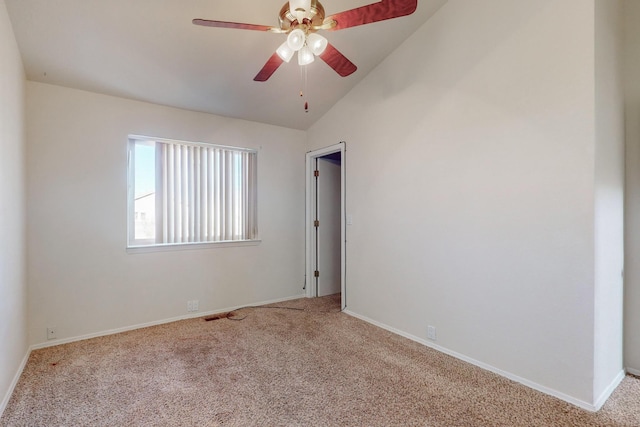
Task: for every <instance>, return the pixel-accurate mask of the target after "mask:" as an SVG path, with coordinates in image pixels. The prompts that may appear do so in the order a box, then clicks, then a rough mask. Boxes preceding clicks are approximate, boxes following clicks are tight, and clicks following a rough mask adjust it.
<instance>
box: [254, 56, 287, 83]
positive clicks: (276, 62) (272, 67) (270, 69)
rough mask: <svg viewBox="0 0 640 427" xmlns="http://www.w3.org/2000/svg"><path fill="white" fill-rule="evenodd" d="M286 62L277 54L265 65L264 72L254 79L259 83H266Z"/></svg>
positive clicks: (261, 71)
mask: <svg viewBox="0 0 640 427" xmlns="http://www.w3.org/2000/svg"><path fill="white" fill-rule="evenodd" d="M283 62H284V61H283V60H282V59H281V58H280V57H279V56H278V54H277V53H274V54H273V55H271V58H269V60H268V61H267V63H266V64H264V67H262V70H260V72H259V73H258V74H257V75H256V76H255V77H254V78H253V80H255V81H257V82H266V81H267V80H269V77H271V75H272V74H273V73H275V71H276V70H277V69H278V67H279V66H281V65H282V63H283Z"/></svg>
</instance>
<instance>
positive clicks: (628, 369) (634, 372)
mask: <svg viewBox="0 0 640 427" xmlns="http://www.w3.org/2000/svg"><path fill="white" fill-rule="evenodd" d="M626 371H627V372H628V373H630V374H631V375H635V376H636V377H640V371H639V370H637V369H633V368H626Z"/></svg>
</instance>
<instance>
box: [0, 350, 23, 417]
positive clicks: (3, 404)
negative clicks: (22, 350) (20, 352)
mask: <svg viewBox="0 0 640 427" xmlns="http://www.w3.org/2000/svg"><path fill="white" fill-rule="evenodd" d="M30 355H31V349H28V350H27V354H25V356H24V358H22V362H21V363H20V366H19V367H18V370H17V371H16V374H15V375H14V376H13V381H11V385H10V386H9V390H7V393H6V394H5V396H4V398H3V399H2V402H0V417H2V414H4V410H5V409H7V405H8V404H9V399H11V395H12V394H13V390H15V388H16V385H18V381H19V380H20V376H21V375H22V371H24V367H25V366H27V361H28V360H29V356H30Z"/></svg>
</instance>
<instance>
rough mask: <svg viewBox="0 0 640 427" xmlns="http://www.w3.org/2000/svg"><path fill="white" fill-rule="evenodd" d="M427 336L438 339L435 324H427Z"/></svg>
mask: <svg viewBox="0 0 640 427" xmlns="http://www.w3.org/2000/svg"><path fill="white" fill-rule="evenodd" d="M427 338H429V339H430V340H433V341H435V340H436V327H435V326H427Z"/></svg>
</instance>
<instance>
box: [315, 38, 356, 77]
mask: <svg viewBox="0 0 640 427" xmlns="http://www.w3.org/2000/svg"><path fill="white" fill-rule="evenodd" d="M320 59H322V60H323V61H324V62H326V63H327V64H328V65H329V66H330V67H331V68H333V69H334V70H335V71H336V73H338V74H340V75H341V76H342V77H347V76H348V75H350V74H353V73H354V72H355V71H356V70H357V69H358V67H356V66H355V64H354V63H353V62H351V61H349V60H348V59H347V57H346V56H344V55H343V54H342V53H340V51H339V50H338V49H336V48H335V47H333V45H332V44H331V43H329V44H328V45H327V48H326V49H325V50H324V52H323V53H322V55H320Z"/></svg>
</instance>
